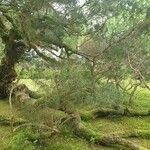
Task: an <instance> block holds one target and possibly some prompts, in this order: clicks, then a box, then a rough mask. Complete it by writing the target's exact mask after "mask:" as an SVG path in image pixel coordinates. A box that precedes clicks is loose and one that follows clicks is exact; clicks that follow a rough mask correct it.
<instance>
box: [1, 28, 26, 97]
mask: <svg viewBox="0 0 150 150" xmlns="http://www.w3.org/2000/svg"><path fill="white" fill-rule="evenodd" d="M2 41H3V43H4V44H5V49H4V53H5V56H4V57H3V58H2V60H1V64H0V97H2V98H6V97H8V96H9V93H10V89H11V84H12V82H13V81H15V80H16V77H17V73H16V71H15V65H16V63H18V61H19V59H20V58H21V56H22V55H23V54H24V52H25V49H26V46H25V44H24V43H23V41H22V40H21V37H20V36H19V35H18V33H16V32H15V30H11V31H10V33H9V35H7V36H6V35H5V36H3V37H2Z"/></svg>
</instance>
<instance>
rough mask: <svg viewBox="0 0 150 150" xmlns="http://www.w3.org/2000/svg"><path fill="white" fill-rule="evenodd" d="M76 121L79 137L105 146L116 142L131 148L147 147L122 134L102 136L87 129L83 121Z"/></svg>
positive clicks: (133, 149) (140, 148)
mask: <svg viewBox="0 0 150 150" xmlns="http://www.w3.org/2000/svg"><path fill="white" fill-rule="evenodd" d="M75 122H76V123H75V125H74V133H75V134H76V135H77V136H78V137H80V138H84V139H85V140H87V141H88V142H92V143H94V144H96V145H103V146H111V145H112V144H116V145H121V146H124V147H126V148H129V149H131V150H146V149H145V148H143V147H141V146H139V145H137V144H135V143H133V142H131V141H129V140H126V139H125V138H122V137H120V136H106V137H105V136H100V135H98V134H96V133H95V132H93V131H92V130H89V129H87V128H86V127H85V126H84V125H83V124H82V123H77V121H75Z"/></svg>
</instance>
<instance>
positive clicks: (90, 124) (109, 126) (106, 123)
mask: <svg viewBox="0 0 150 150" xmlns="http://www.w3.org/2000/svg"><path fill="white" fill-rule="evenodd" d="M29 84H30V83H29V82H28V83H27V85H29ZM32 86H34V85H32ZM32 86H31V84H30V87H31V88H33V87H32ZM89 108H90V107H86V108H82V109H81V110H80V111H83V112H84V111H85V112H86V111H88V110H89ZM132 109H134V110H139V111H143V110H150V92H149V91H148V90H146V89H142V88H141V89H139V90H138V92H137V94H136V99H135V101H134V105H133V106H132ZM15 114H16V116H17V117H19V116H20V112H19V111H18V110H15ZM10 115H11V111H10V108H9V103H8V101H6V100H0V116H7V117H10ZM84 125H85V126H86V127H87V128H89V129H92V130H93V131H94V132H96V133H100V134H103V135H113V134H119V133H130V132H133V131H136V130H138V131H140V130H141V131H150V117H149V116H148V117H107V118H99V119H95V120H89V121H85V122H84ZM11 138H12V133H11V132H10V127H9V126H2V125H0V150H4V149H5V148H4V145H5V144H7V143H8V141H9V140H10V139H11ZM130 140H131V141H134V143H137V144H139V145H141V146H142V147H145V148H147V149H148V150H149V149H150V139H149V137H148V138H144V139H143V138H130ZM24 149H25V150H26V148H24ZM121 149H123V148H119V147H102V146H96V145H94V144H92V141H91V144H90V143H87V142H86V141H85V140H83V139H80V138H78V137H76V136H75V135H72V134H69V132H68V133H67V132H66V133H65V134H64V135H60V134H59V135H58V136H55V137H54V138H52V139H51V144H50V147H49V148H48V150H121Z"/></svg>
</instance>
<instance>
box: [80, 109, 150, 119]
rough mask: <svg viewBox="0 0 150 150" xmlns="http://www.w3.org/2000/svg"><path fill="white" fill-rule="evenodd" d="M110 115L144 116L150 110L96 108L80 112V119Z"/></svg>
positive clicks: (147, 114) (149, 113)
mask: <svg viewBox="0 0 150 150" xmlns="http://www.w3.org/2000/svg"><path fill="white" fill-rule="evenodd" d="M111 116H127V117H146V116H150V111H144V112H137V111H133V110H129V109H127V108H126V109H122V110H114V109H97V110H93V111H89V112H86V113H81V118H82V120H85V121H86V120H90V119H96V118H102V117H111Z"/></svg>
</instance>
